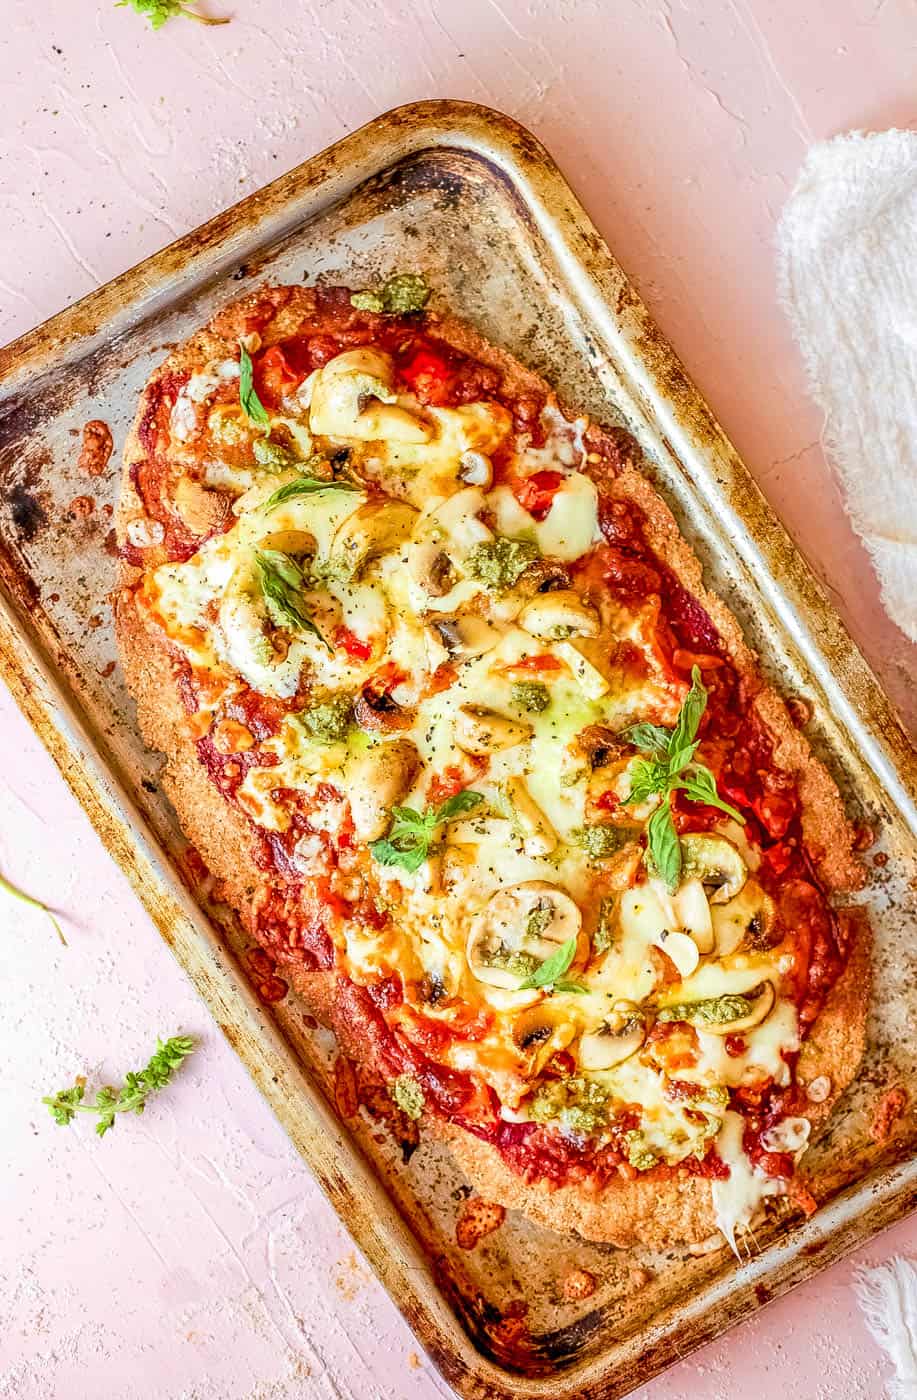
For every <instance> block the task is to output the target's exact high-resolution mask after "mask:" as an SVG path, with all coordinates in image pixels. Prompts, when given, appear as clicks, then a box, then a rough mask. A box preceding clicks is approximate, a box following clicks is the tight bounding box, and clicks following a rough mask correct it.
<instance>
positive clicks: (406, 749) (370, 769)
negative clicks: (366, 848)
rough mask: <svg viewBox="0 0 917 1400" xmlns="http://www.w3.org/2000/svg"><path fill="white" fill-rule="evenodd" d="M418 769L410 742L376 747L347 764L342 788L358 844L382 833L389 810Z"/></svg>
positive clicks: (414, 752)
mask: <svg viewBox="0 0 917 1400" xmlns="http://www.w3.org/2000/svg"><path fill="white" fill-rule="evenodd" d="M419 767H420V755H419V754H418V752H417V749H416V748H415V747H414V745H413V744H412V742H411V740H410V739H394V740H393V741H392V742H391V743H389V744H375V745H374V746H373V747H372V748H371V749H367V751H366V752H365V753H362V754H359V755H358V756H357V757H356V758H354V759H352V760H351V761H350V762H349V763H348V765H347V768H346V772H345V785H346V790H347V795H348V797H349V798H350V811H351V815H352V817H353V825H354V830H355V832H356V834H357V837H358V839H359V840H360V841H375V840H377V839H378V837H380V836H382V835H383V834H384V833H385V831H386V828H387V827H388V822H389V809H390V808H391V807H392V805H393V804H394V803H396V802H398V801H399V800H400V799H401V798H402V797H403V796H404V794H405V793H406V792H407V790H408V788H409V787H410V786H411V783H412V782H413V781H414V778H415V777H416V776H417V771H418V769H419Z"/></svg>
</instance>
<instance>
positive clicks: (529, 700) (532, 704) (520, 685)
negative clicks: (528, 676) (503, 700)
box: [510, 681, 551, 715]
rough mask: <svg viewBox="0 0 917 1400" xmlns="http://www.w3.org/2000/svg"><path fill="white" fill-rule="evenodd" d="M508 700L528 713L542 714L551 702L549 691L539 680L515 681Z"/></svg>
mask: <svg viewBox="0 0 917 1400" xmlns="http://www.w3.org/2000/svg"><path fill="white" fill-rule="evenodd" d="M510 700H511V701H512V703H513V704H514V705H518V706H519V708H520V709H521V710H528V712H529V714H532V715H540V714H542V713H543V712H544V711H545V710H546V709H547V708H548V706H549V705H550V703H551V692H550V691H549V690H548V687H547V686H546V685H543V684H542V682H541V681H516V682H515V684H514V685H513V687H512V690H511V691H510Z"/></svg>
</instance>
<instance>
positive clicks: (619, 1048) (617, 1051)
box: [577, 1001, 646, 1071]
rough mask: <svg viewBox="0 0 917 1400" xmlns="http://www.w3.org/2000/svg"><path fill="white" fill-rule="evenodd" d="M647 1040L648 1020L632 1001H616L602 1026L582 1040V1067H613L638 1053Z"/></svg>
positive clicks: (588, 1069)
mask: <svg viewBox="0 0 917 1400" xmlns="http://www.w3.org/2000/svg"><path fill="white" fill-rule="evenodd" d="M644 1040H646V1021H645V1019H644V1016H643V1013H642V1011H641V1010H640V1008H639V1007H638V1006H636V1005H635V1004H634V1003H633V1002H631V1001H616V1002H615V1004H614V1007H613V1008H612V1012H611V1015H610V1016H609V1017H608V1018H607V1020H606V1021H605V1024H604V1025H603V1026H602V1027H601V1029H599V1030H597V1031H590V1032H589V1034H588V1035H584V1036H583V1037H582V1038H581V1040H580V1043H579V1054H578V1057H577V1058H578V1060H579V1066H580V1069H584V1070H587V1071H596V1070H603V1069H612V1068H613V1067H614V1066H615V1065H619V1064H621V1063H622V1062H623V1061H624V1060H627V1059H629V1058H630V1056H631V1055H634V1054H636V1052H637V1051H638V1050H639V1049H640V1047H641V1045H642V1044H643V1042H644Z"/></svg>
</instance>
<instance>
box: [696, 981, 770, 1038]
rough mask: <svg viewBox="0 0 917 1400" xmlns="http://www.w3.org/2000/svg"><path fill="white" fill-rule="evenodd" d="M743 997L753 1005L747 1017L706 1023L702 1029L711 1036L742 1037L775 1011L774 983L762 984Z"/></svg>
mask: <svg viewBox="0 0 917 1400" xmlns="http://www.w3.org/2000/svg"><path fill="white" fill-rule="evenodd" d="M743 996H744V997H745V998H746V999H747V1000H748V1001H750V1002H751V1003H752V1007H751V1010H750V1011H749V1013H748V1015H747V1016H739V1017H738V1018H737V1019H736V1020H733V1021H706V1022H705V1023H704V1025H703V1026H702V1027H701V1029H702V1030H705V1031H706V1032H707V1033H708V1034H709V1035H741V1034H742V1032H743V1031H751V1030H754V1029H755V1027H756V1026H760V1025H761V1024H762V1023H763V1022H764V1021H766V1020H767V1018H768V1016H769V1015H770V1014H771V1012H772V1011H773V1009H774V1003H775V1001H776V1000H777V994H776V992H775V991H774V984H773V982H762V983H761V985H760V986H759V987H753V988H752V990H751V991H749V992H743Z"/></svg>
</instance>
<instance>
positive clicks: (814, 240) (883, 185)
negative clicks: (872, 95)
mask: <svg viewBox="0 0 917 1400" xmlns="http://www.w3.org/2000/svg"><path fill="white" fill-rule="evenodd" d="M777 259H778V277H779V290H780V296H781V300H782V302H783V305H784V308H785V310H786V312H787V315H788V316H789V319H790V322H791V324H792V327H793V332H794V334H795V336H796V340H797V342H798V344H799V347H800V349H801V351H802V356H803V360H804V361H805V366H806V370H807V372H808V376H809V382H810V388H811V392H812V396H813V398H814V399H815V401H816V403H817V404H818V405H819V407H820V408H821V410H822V412H823V413H824V415H825V427H824V434H823V440H824V445H825V448H826V450H827V452H828V454H829V456H830V457H831V458H832V460H833V462H834V464H835V466H836V469H837V472H838V475H839V477H840V480H841V483H842V485H843V488H844V493H845V496H846V501H847V509H848V512H849V514H850V518H851V520H852V521H853V525H854V528H855V529H856V530H857V532H858V533H859V534H860V535H861V536H862V538H863V541H864V543H865V545H866V547H867V549H868V550H869V553H870V554H871V556H872V559H873V562H874V564H875V567H876V571H877V573H878V575H879V581H880V583H881V586H882V600H883V602H884V604H885V607H886V609H887V611H888V613H889V615H890V616H891V617H892V618H893V619H894V621H895V622H897V624H898V626H899V627H900V628H901V629H902V631H903V632H905V633H906V634H907V635H908V636H909V637H910V638H911V639H912V640H914V641H917V133H915V132H911V131H884V132H879V133H877V134H874V135H865V134H863V133H860V132H855V133H853V134H852V135H849V136H839V137H836V138H835V139H834V140H831V141H826V142H824V143H822V144H821V145H818V146H815V147H813V148H812V150H811V151H810V152H809V154H808V156H807V158H806V162H805V165H804V166H803V169H802V173H801V175H800V177H799V180H798V183H797V185H796V188H795V190H794V191H793V193H792V195H791V196H790V199H789V202H788V204H787V206H786V208H785V210H784V212H783V216H782V218H781V221H780V225H779V227H778V230H777Z"/></svg>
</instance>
